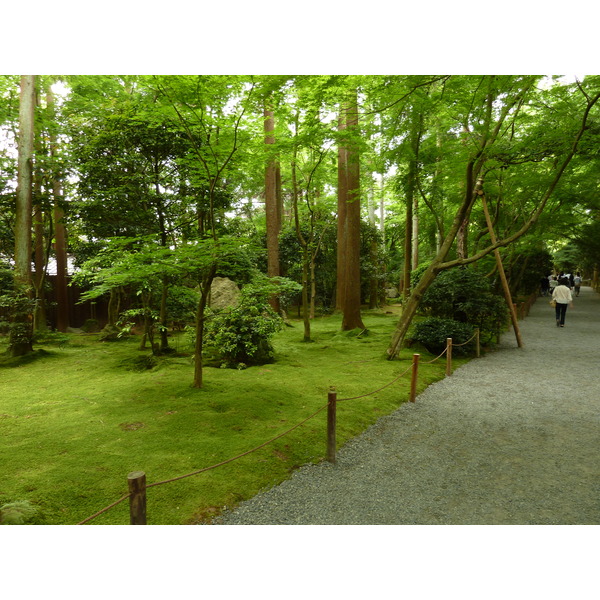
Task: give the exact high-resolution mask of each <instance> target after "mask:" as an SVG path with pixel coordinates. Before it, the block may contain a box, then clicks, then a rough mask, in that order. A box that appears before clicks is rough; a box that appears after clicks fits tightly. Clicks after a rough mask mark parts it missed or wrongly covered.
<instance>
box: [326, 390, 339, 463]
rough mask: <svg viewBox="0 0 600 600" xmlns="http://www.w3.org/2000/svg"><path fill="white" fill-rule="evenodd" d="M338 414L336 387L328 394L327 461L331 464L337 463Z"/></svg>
mask: <svg viewBox="0 0 600 600" xmlns="http://www.w3.org/2000/svg"><path fill="white" fill-rule="evenodd" d="M336 412H337V392H336V391H335V388H334V387H330V388H329V393H328V394H327V460H328V461H329V462H330V463H335V445H336V443H335V428H336Z"/></svg>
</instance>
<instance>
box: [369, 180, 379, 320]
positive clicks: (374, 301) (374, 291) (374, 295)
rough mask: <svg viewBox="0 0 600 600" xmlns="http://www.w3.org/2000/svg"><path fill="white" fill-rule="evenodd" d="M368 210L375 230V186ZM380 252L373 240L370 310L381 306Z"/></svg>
mask: <svg viewBox="0 0 600 600" xmlns="http://www.w3.org/2000/svg"><path fill="white" fill-rule="evenodd" d="M367 201H368V209H369V223H370V225H371V227H372V228H373V229H375V194H374V190H373V184H371V187H370V189H369V195H368V198H367ZM378 251H379V248H378V247H377V240H375V239H372V240H371V243H370V246H369V260H370V261H371V270H372V274H371V277H370V278H369V308H370V309H373V308H377V306H378V304H379V293H378V287H379V286H378V278H377V273H378V269H379V267H378Z"/></svg>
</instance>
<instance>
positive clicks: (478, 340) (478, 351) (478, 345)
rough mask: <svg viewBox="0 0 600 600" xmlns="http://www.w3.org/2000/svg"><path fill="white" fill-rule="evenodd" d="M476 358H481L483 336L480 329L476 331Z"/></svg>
mask: <svg viewBox="0 0 600 600" xmlns="http://www.w3.org/2000/svg"><path fill="white" fill-rule="evenodd" d="M475 356H476V357H477V358H479V357H480V356H481V335H480V331H479V327H478V328H477V329H476V330H475Z"/></svg>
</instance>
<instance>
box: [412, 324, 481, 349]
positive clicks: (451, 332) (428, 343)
mask: <svg viewBox="0 0 600 600" xmlns="http://www.w3.org/2000/svg"><path fill="white" fill-rule="evenodd" d="M474 332H475V328H474V327H473V326H472V325H469V324H468V323H460V322H459V321H454V320H453V319H442V318H439V317H429V318H427V319H424V320H423V321H420V322H419V323H417V324H416V325H415V327H414V332H413V335H412V336H411V338H412V340H413V341H416V342H420V343H421V344H423V346H425V348H427V350H428V351H429V352H432V353H433V354H437V353H439V352H442V351H443V350H444V348H445V347H446V341H447V339H448V338H452V344H453V345H454V344H464V343H465V342H467V340H469V339H470V338H471V337H473V334H474ZM474 345H475V342H474V341H473V342H471V343H469V344H466V345H465V346H460V347H457V348H456V349H455V351H457V352H459V353H465V352H466V351H467V350H471V349H472V348H473V346H474Z"/></svg>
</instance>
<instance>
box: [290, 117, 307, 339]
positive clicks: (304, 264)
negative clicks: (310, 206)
mask: <svg viewBox="0 0 600 600" xmlns="http://www.w3.org/2000/svg"><path fill="white" fill-rule="evenodd" d="M297 130H298V128H297V123H296V131H297ZM296 152H297V150H296V148H294V152H293V156H292V207H293V210H294V223H295V226H296V237H297V238H298V242H299V243H300V245H301V246H302V321H303V323H304V338H303V341H305V342H310V341H311V334H310V314H309V311H310V306H309V300H308V296H309V294H308V285H309V281H308V280H309V276H310V273H309V271H310V267H309V262H310V253H309V248H308V242H307V241H306V239H305V238H304V236H303V235H302V231H301V229H300V217H299V215H298V196H299V192H298V178H297V175H296Z"/></svg>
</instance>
